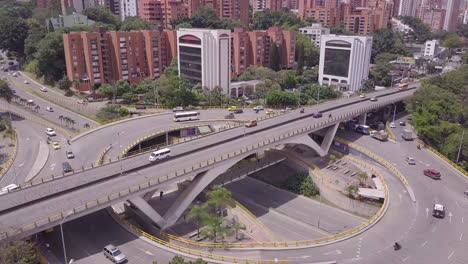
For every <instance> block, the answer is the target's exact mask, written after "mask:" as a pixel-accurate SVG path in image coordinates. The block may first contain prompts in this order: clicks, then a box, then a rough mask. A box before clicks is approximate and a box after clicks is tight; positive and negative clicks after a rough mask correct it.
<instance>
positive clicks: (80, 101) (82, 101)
mask: <svg viewBox="0 0 468 264" xmlns="http://www.w3.org/2000/svg"><path fill="white" fill-rule="evenodd" d="M77 103H79V104H85V103H86V102H85V100H78V101H77Z"/></svg>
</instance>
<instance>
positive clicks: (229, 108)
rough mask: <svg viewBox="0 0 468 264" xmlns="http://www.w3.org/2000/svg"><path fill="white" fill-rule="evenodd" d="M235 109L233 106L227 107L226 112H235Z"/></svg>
mask: <svg viewBox="0 0 468 264" xmlns="http://www.w3.org/2000/svg"><path fill="white" fill-rule="evenodd" d="M236 109H237V107H236V106H234V105H231V106H229V107H228V111H236Z"/></svg>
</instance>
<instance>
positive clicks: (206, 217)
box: [187, 186, 242, 243]
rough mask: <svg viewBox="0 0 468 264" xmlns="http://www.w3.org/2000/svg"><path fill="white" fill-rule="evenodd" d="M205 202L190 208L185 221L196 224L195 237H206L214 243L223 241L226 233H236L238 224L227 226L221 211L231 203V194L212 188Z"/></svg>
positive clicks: (238, 228)
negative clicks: (192, 221)
mask: <svg viewBox="0 0 468 264" xmlns="http://www.w3.org/2000/svg"><path fill="white" fill-rule="evenodd" d="M207 198H208V199H207V201H206V202H204V203H197V204H195V205H193V206H192V207H191V208H190V212H189V215H188V218H187V220H189V221H190V220H194V221H195V222H196V224H197V236H198V237H200V234H201V235H203V236H208V237H209V238H210V239H212V240H213V241H214V242H215V243H216V242H217V241H223V240H224V237H225V236H226V234H228V233H232V232H235V234H236V239H238V232H239V230H240V229H241V228H242V226H241V224H240V223H238V222H233V223H232V224H231V225H228V224H226V223H225V222H224V217H223V213H222V211H223V210H224V208H225V207H226V206H227V205H228V204H230V203H231V202H232V197H231V192H230V191H228V190H227V189H225V188H223V187H219V186H217V187H214V188H213V190H211V191H210V192H208V193H207Z"/></svg>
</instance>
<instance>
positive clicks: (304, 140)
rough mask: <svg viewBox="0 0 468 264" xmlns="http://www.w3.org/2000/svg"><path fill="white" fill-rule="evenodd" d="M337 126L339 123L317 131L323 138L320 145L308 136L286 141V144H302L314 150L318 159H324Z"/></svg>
mask: <svg viewBox="0 0 468 264" xmlns="http://www.w3.org/2000/svg"><path fill="white" fill-rule="evenodd" d="M339 126H340V123H336V124H333V125H331V126H329V127H327V128H324V129H321V130H320V131H318V133H317V134H318V135H320V136H322V137H323V141H322V143H321V145H319V144H318V143H317V142H315V141H314V140H313V139H312V138H311V137H310V136H309V135H302V136H299V137H295V138H293V139H291V140H288V143H293V144H304V145H306V146H309V147H310V148H311V149H313V150H315V152H317V154H318V155H319V156H320V157H325V156H326V155H327V153H328V150H330V146H331V144H332V142H333V139H334V138H335V135H336V131H337V130H338V127H339Z"/></svg>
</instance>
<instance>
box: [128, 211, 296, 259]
mask: <svg viewBox="0 0 468 264" xmlns="http://www.w3.org/2000/svg"><path fill="white" fill-rule="evenodd" d="M119 218H120V220H121V221H122V222H123V223H125V224H126V225H127V226H129V227H130V228H132V229H133V230H134V231H136V232H137V233H139V234H140V235H142V236H144V237H146V238H148V239H150V240H151V241H153V242H156V243H158V244H161V245H163V246H166V247H169V248H172V249H175V250H177V251H179V252H183V253H186V254H189V255H192V256H195V257H199V258H204V259H210V260H217V261H225V262H232V263H258V264H263V263H265V264H267V263H271V264H273V263H289V262H290V261H289V260H278V259H274V260H273V259H272V260H263V259H252V258H238V257H232V256H223V255H218V254H212V253H209V252H204V251H199V250H193V249H189V248H184V247H181V246H178V245H174V244H172V243H170V242H167V241H164V240H162V239H159V238H157V237H155V236H153V235H151V234H148V233H146V232H145V231H143V230H141V229H139V228H138V227H136V226H134V225H133V224H131V223H130V222H128V221H127V220H125V219H123V218H121V217H120V216H119ZM220 244H222V243H220Z"/></svg>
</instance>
